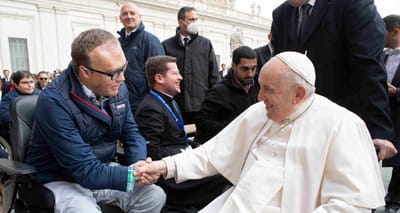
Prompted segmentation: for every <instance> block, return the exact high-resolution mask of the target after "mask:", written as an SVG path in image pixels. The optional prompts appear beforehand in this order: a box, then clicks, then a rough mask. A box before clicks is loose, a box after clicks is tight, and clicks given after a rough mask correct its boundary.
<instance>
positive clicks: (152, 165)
mask: <svg viewBox="0 0 400 213" xmlns="http://www.w3.org/2000/svg"><path fill="white" fill-rule="evenodd" d="M166 174H167V165H166V164H165V163H164V161H163V160H159V161H153V162H151V161H150V162H149V161H146V163H145V164H140V165H139V166H138V167H136V168H135V171H134V175H135V177H139V178H137V180H139V182H138V183H139V184H142V185H143V184H150V183H149V182H150V181H149V180H155V181H157V179H158V178H159V177H160V176H161V175H166ZM155 181H154V182H155Z"/></svg>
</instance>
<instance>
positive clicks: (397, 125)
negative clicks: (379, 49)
mask: <svg viewBox="0 0 400 213" xmlns="http://www.w3.org/2000/svg"><path fill="white" fill-rule="evenodd" d="M383 21H384V22H385V26H386V45H385V47H387V49H386V50H385V68H386V72H387V75H388V79H387V81H388V83H387V84H388V94H389V98H390V106H391V113H392V120H393V123H394V129H395V132H396V139H395V140H396V141H397V142H399V141H400V16H399V15H389V16H386V17H385V18H384V19H383ZM397 145H398V144H397ZM396 148H397V150H399V148H400V147H396ZM399 160H400V156H399V155H396V156H395V157H394V158H392V159H390V160H388V161H385V162H384V166H386V165H389V166H393V171H392V179H391V180H390V183H389V187H388V193H387V195H386V197H385V200H386V208H385V213H391V212H393V213H394V212H397V211H398V209H399V208H400V165H399V164H396V163H395V162H396V161H397V162H399Z"/></svg>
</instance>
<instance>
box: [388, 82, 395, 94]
mask: <svg viewBox="0 0 400 213" xmlns="http://www.w3.org/2000/svg"><path fill="white" fill-rule="evenodd" d="M387 87H388V93H389V96H390V97H393V96H396V89H397V88H396V87H395V86H393V85H392V84H391V83H389V82H388V83H387Z"/></svg>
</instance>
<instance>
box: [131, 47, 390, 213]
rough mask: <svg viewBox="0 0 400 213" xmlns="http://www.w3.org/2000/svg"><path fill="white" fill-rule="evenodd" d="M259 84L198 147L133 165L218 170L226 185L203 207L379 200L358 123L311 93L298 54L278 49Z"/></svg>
mask: <svg viewBox="0 0 400 213" xmlns="http://www.w3.org/2000/svg"><path fill="white" fill-rule="evenodd" d="M259 83H260V93H259V95H258V99H259V100H260V102H259V103H257V104H254V105H253V106H251V107H250V108H249V109H248V110H246V111H245V112H243V113H242V114H241V115H240V116H239V117H237V118H236V119H235V120H234V121H232V123H230V124H229V125H228V126H227V127H226V128H225V129H223V130H222V131H221V132H220V133H218V135H216V136H215V137H214V138H212V139H210V140H209V141H208V142H207V143H205V144H204V145H203V146H201V147H199V148H197V149H194V150H187V151H185V152H183V153H180V154H178V155H175V156H172V157H167V158H164V159H162V160H161V161H154V162H153V163H151V164H146V165H145V166H143V167H141V168H137V171H136V172H137V173H143V174H144V175H148V174H162V175H164V177H165V178H172V177H175V179H176V181H177V182H182V181H185V180H188V179H200V178H203V177H206V176H211V175H215V174H217V173H220V174H222V175H223V176H225V177H226V178H227V179H228V180H229V181H231V182H232V184H233V186H232V188H231V189H230V190H228V191H227V192H225V193H224V194H223V195H221V197H220V198H217V199H216V200H215V201H213V202H212V203H211V204H210V205H209V206H207V207H206V208H205V209H203V211H202V212H224V213H225V212H226V213H231V212H238V213H239V212H254V213H258V212H268V213H275V212H282V213H293V212H296V213H303V212H304V213H306V212H307V213H309V212H341V213H343V212H352V213H353V212H371V209H374V208H377V207H379V206H383V205H384V204H385V203H384V200H383V198H384V193H385V192H384V188H383V184H382V179H381V175H380V171H379V165H378V159H377V156H376V153H375V149H374V146H373V143H372V139H371V137H370V134H369V132H368V130H367V128H366V126H365V123H364V122H363V121H362V120H361V119H360V118H359V117H358V116H357V115H355V114H354V113H352V112H350V111H348V110H347V109H345V108H343V107H340V106H339V105H337V104H335V103H333V102H331V101H330V100H328V99H326V98H324V97H322V96H320V95H317V94H314V83H315V71H314V66H313V64H312V62H311V61H310V60H309V59H308V58H307V57H306V56H305V55H302V54H300V53H296V52H283V53H280V54H278V55H277V56H275V57H274V58H272V59H271V60H270V61H269V62H268V63H266V64H265V65H264V67H263V68H262V71H261V74H260V77H259Z"/></svg>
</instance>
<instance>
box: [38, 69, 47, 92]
mask: <svg viewBox="0 0 400 213" xmlns="http://www.w3.org/2000/svg"><path fill="white" fill-rule="evenodd" d="M47 84H49V73H48V72H46V71H40V72H39V73H38V77H37V82H36V84H35V88H36V89H38V90H40V91H42V90H44V88H46V87H47Z"/></svg>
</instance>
